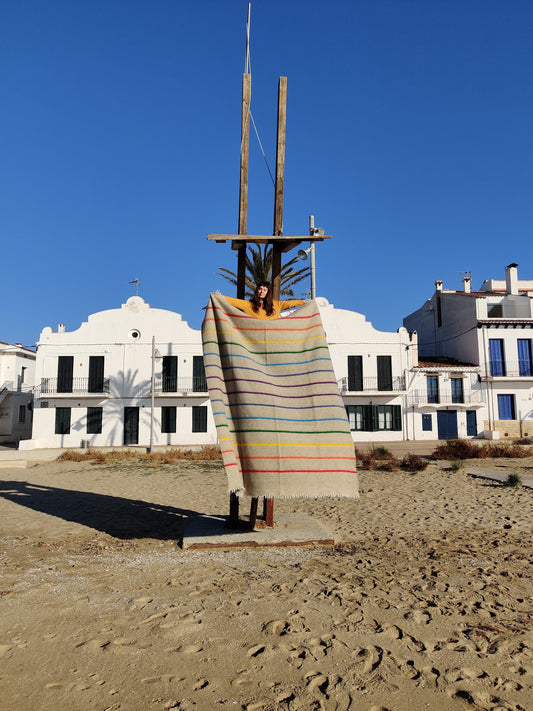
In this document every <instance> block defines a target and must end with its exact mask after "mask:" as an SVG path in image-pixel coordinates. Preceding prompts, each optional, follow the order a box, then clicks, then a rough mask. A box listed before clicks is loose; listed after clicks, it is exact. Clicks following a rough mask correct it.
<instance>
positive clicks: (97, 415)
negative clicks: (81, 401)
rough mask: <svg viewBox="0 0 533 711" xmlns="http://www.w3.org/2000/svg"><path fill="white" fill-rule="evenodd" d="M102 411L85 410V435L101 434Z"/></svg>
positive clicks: (99, 409) (90, 408)
mask: <svg viewBox="0 0 533 711" xmlns="http://www.w3.org/2000/svg"><path fill="white" fill-rule="evenodd" d="M102 411H103V408H101V407H88V408H87V434H102Z"/></svg>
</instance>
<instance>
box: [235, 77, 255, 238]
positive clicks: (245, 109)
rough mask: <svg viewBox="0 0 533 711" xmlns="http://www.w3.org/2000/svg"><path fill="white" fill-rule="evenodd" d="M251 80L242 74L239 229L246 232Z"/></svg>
mask: <svg viewBox="0 0 533 711" xmlns="http://www.w3.org/2000/svg"><path fill="white" fill-rule="evenodd" d="M251 85H252V80H251V76H250V74H243V76H242V111H241V173H240V183H239V229H238V232H239V234H240V235H245V234H246V229H247V215H248V158H249V155H250V94H251Z"/></svg>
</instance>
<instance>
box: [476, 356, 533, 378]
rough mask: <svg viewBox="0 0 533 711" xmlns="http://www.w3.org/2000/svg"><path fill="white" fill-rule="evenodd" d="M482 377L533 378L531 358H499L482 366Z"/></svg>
mask: <svg viewBox="0 0 533 711" xmlns="http://www.w3.org/2000/svg"><path fill="white" fill-rule="evenodd" d="M481 377H482V378H487V377H489V378H533V363H531V362H530V361H529V360H497V361H492V362H489V363H484V364H483V365H482V366H481Z"/></svg>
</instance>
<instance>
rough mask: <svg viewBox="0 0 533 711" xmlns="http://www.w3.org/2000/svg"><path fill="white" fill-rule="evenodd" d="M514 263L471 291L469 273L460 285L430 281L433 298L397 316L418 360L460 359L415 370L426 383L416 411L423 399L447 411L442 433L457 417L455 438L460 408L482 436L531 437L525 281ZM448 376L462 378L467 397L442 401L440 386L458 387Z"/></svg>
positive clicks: (530, 307) (531, 297)
mask: <svg viewBox="0 0 533 711" xmlns="http://www.w3.org/2000/svg"><path fill="white" fill-rule="evenodd" d="M517 266H518V265H516V264H510V265H509V266H508V267H506V278H505V281H503V280H501V281H498V280H487V281H485V282H484V283H483V284H482V286H481V289H480V290H479V291H472V289H471V280H470V278H469V277H465V278H464V279H463V290H462V291H455V290H451V289H444V288H443V284H442V282H441V281H437V282H435V287H436V289H435V293H434V294H433V296H432V297H431V298H430V299H428V301H426V303H425V304H424V305H423V306H422V307H421V308H420V309H418V310H417V311H415V312H413V313H412V314H410V315H409V316H407V317H406V318H405V319H404V326H405V327H406V328H407V329H408V330H409V331H416V333H417V336H418V344H419V358H420V361H427V360H430V361H433V363H434V364H435V361H439V360H440V361H443V359H444V360H446V359H447V360H448V362H449V363H453V362H454V361H458V362H459V364H461V363H462V364H463V365H462V366H461V365H459V370H457V369H455V370H454V369H450V368H448V369H447V370H446V369H444V370H442V369H441V370H439V368H438V367H434V368H433V369H432V370H431V372H430V370H427V369H426V371H422V372H421V375H422V376H423V377H424V378H425V380H426V383H425V387H424V384H423V383H422V384H421V385H420V387H419V388H418V391H419V393H423V392H424V390H425V391H426V394H427V397H429V398H430V399H432V402H431V403H426V410H424V409H423V408H420V407H419V408H418V409H419V414H420V415H421V416H423V415H424V414H428V413H430V412H431V411H430V410H429V409H428V407H427V406H428V404H431V405H432V406H433V408H435V411H437V412H439V411H448V413H449V414H448V415H446V416H441V417H442V418H443V422H442V427H443V429H445V430H447V431H448V432H453V429H454V428H453V419H454V417H457V424H458V426H459V436H461V435H462V434H463V435H464V432H465V427H466V428H467V430H468V422H466V419H467V418H468V417H470V418H472V417H473V416H472V415H468V414H467V413H468V412H469V411H470V412H473V411H476V417H477V424H476V429H477V431H478V433H481V432H484V434H485V436H486V437H491V438H499V437H501V438H504V437H525V436H533V359H532V355H533V344H532V340H533V330H532V329H533V281H531V280H529V281H520V280H519V279H518V273H517ZM450 359H453V360H450ZM461 368H462V370H461ZM452 376H455V377H460V378H461V379H462V382H463V387H462V390H463V396H464V397H467V396H468V398H470V400H469V401H467V400H465V401H464V402H463V403H457V401H456V400H454V399H453V398H452V399H451V400H448V401H445V400H443V399H442V395H441V393H442V394H443V393H445V392H446V393H447V394H448V395H451V394H452V393H454V392H455V397H456V398H457V397H459V396H460V395H459V391H460V386H459V385H457V387H456V389H455V390H453V387H455V385H454V383H452V382H450V383H449V384H448V381H449V380H450V378H451V377H452ZM419 382H420V379H419ZM435 393H436V395H435ZM448 395H447V396H448ZM435 398H437V402H435ZM413 404H415V405H416V403H411V407H412V406H413ZM459 405H461V407H459ZM454 413H455V415H454ZM463 416H464V420H465V421H464V422H462V420H463ZM445 419H447V420H448V421H447V423H445V422H444V420H445ZM470 425H472V419H471V420H470ZM471 431H472V429H470V430H469V431H467V434H470V432H471ZM472 433H473V432H472ZM450 436H453V434H450Z"/></svg>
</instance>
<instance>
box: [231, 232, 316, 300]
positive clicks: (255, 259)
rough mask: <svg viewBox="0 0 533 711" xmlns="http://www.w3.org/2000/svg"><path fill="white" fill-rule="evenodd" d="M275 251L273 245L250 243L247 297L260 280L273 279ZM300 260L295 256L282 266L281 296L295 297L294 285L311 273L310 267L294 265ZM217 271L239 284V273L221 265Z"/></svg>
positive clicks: (247, 268)
mask: <svg viewBox="0 0 533 711" xmlns="http://www.w3.org/2000/svg"><path fill="white" fill-rule="evenodd" d="M273 253H274V252H273V249H272V245H264V246H262V245H260V244H258V245H254V244H252V245H248V248H247V250H246V260H245V269H246V274H245V290H246V296H247V297H251V296H252V295H253V292H254V289H255V285H256V284H257V283H258V282H260V281H271V280H272V258H273ZM298 261H299V260H298V257H293V258H292V259H290V260H289V261H288V262H286V264H284V265H283V266H282V268H281V285H280V295H281V296H289V297H291V296H292V297H293V296H294V290H293V288H292V287H293V286H295V285H296V284H298V283H299V282H301V281H302V280H303V279H305V278H307V277H308V276H309V275H310V273H311V270H310V268H309V267H303V268H302V269H295V268H294V267H295V265H296V264H297V262H298ZM217 273H218V275H219V276H221V277H223V278H224V279H226V280H227V281H229V282H230V283H231V284H234V285H236V284H237V275H236V273H235V272H232V271H231V270H230V269H225V268H224V267H220V268H219V270H218V272H217Z"/></svg>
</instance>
